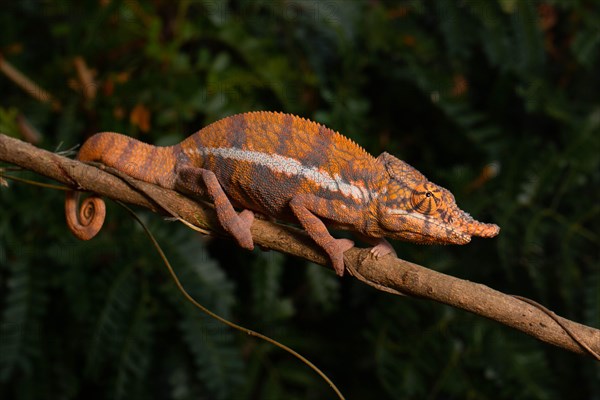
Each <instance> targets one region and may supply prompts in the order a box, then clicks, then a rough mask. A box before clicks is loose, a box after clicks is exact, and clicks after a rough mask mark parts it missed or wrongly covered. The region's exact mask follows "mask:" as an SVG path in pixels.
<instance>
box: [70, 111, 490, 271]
mask: <svg viewBox="0 0 600 400" xmlns="http://www.w3.org/2000/svg"><path fill="white" fill-rule="evenodd" d="M77 159H78V160H80V161H97V162H100V163H103V164H105V165H107V166H109V167H113V168H115V169H117V170H120V171H122V172H123V173H125V174H127V175H130V176H132V177H134V178H137V179H140V180H143V181H146V182H149V183H154V184H156V185H159V186H162V187H164V188H168V189H175V190H177V191H179V192H182V193H185V194H191V195H193V196H201V197H204V198H208V199H210V200H211V201H212V202H213V203H214V206H215V210H216V213H217V217H218V220H219V223H220V224H221V225H222V227H223V228H224V229H225V230H226V231H227V232H228V233H229V234H231V236H233V237H234V238H235V240H236V241H237V243H238V244H239V245H240V246H241V247H243V248H246V249H252V248H253V247H254V244H253V240H252V235H251V233H250V226H251V224H252V221H253V218H254V212H256V213H260V214H262V215H265V216H267V217H271V218H275V219H279V220H285V221H292V222H295V223H299V224H300V225H301V226H302V227H303V228H304V229H305V230H306V232H307V233H308V234H309V235H310V237H311V238H312V239H313V240H314V241H315V242H316V243H317V244H318V245H319V246H320V247H321V248H323V250H325V252H326V253H327V255H328V256H329V258H330V260H331V262H332V264H333V267H334V269H335V271H336V273H337V274H338V275H340V276H341V275H343V273H344V259H343V253H344V251H346V250H348V249H349V248H351V247H352V246H353V245H354V243H353V242H352V241H351V240H349V239H335V238H334V237H332V236H331V234H330V233H329V231H328V230H327V226H329V227H332V228H334V229H349V230H352V231H355V232H357V233H358V234H359V236H360V237H362V238H363V239H364V240H366V241H367V242H369V243H371V244H373V245H374V247H373V248H372V249H371V253H372V254H373V255H374V256H375V257H380V256H383V255H385V254H388V253H394V254H395V252H394V250H393V248H392V246H391V245H390V244H389V243H388V242H387V241H386V240H385V237H388V238H392V239H400V240H406V241H410V242H416V243H427V244H465V243H468V242H469V241H470V240H471V236H481V237H493V236H496V235H497V234H498V232H499V231H500V228H499V227H498V226H497V225H494V224H484V223H481V222H478V221H475V220H474V219H473V218H472V217H471V216H470V215H469V214H467V213H466V212H464V211H462V210H461V209H459V208H458V206H457V205H456V202H455V200H454V196H453V195H452V193H450V192H449V191H448V190H446V189H444V188H442V187H440V186H438V185H436V184H434V183H432V182H430V181H429V180H427V178H425V176H423V175H422V174H421V173H420V172H418V171H417V170H416V169H414V168H413V167H411V166H410V165H408V164H407V163H405V162H403V161H401V160H399V159H398V158H396V157H394V156H392V155H390V154H388V153H382V154H381V155H380V156H379V157H377V158H375V157H373V156H371V155H370V154H369V153H367V152H366V151H365V150H364V149H363V148H361V147H360V146H358V145H357V144H356V143H354V142H353V141H351V140H350V139H348V138H346V137H345V136H342V135H341V134H339V133H337V132H334V131H333V130H331V129H329V128H327V127H325V126H323V125H320V124H318V123H316V122H312V121H309V120H306V119H303V118H300V117H296V116H294V115H290V114H282V113H275V112H250V113H245V114H238V115H234V116H230V117H227V118H224V119H222V120H220V121H217V122H214V123H213V124H211V125H208V126H207V127H205V128H204V129H202V130H200V131H198V132H196V133H194V134H193V135H191V136H190V137H188V138H187V139H185V140H183V141H182V142H181V143H179V144H176V145H174V146H169V147H157V146H152V145H149V144H146V143H142V142H140V141H138V140H136V139H133V138H130V137H127V136H124V135H121V134H118V133H112V132H102V133H98V134H96V135H94V136H92V137H90V138H89V139H88V140H87V141H86V142H85V143H84V144H83V146H82V147H81V150H80V151H79V154H78V155H77ZM96 200H97V201H100V203H101V210H100V211H99V212H96V213H95V214H94V215H93V216H92V217H91V220H90V221H86V222H83V220H84V217H83V216H79V215H78V213H77V195H76V192H74V191H71V192H68V193H67V197H66V200H65V212H66V217H67V224H68V226H69V228H70V229H71V231H72V232H73V233H74V234H75V236H77V237H78V238H80V239H84V240H88V239H91V238H92V237H94V236H95V235H96V234H97V233H98V231H99V230H100V228H101V227H102V224H103V222H104V215H105V212H104V203H103V202H102V200H101V199H99V198H97V197H96ZM97 208H98V207H97ZM236 209H238V210H241V211H240V212H239V213H238V212H237V211H236Z"/></svg>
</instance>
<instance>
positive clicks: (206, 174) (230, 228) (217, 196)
mask: <svg viewBox="0 0 600 400" xmlns="http://www.w3.org/2000/svg"><path fill="white" fill-rule="evenodd" d="M200 182H202V183H203V184H204V187H202V186H200ZM175 187H176V188H182V189H183V190H184V191H191V192H192V193H195V194H198V195H203V194H207V195H208V197H209V198H210V200H211V201H212V202H213V203H214V205H215V211H216V213H217V219H218V220H219V223H220V224H221V226H222V227H223V229H225V231H227V232H228V233H229V234H230V235H231V236H233V237H234V238H235V240H236V241H237V243H238V244H239V245H240V246H241V247H243V248H245V249H248V250H252V249H253V248H254V243H253V240H252V234H251V233H250V226H251V225H252V221H253V220H254V213H253V212H252V211H250V210H243V211H242V212H241V213H240V214H239V215H238V214H237V213H236V211H235V209H234V208H233V206H232V205H231V202H230V201H229V199H228V198H227V195H226V194H225V192H224V191H223V188H222V187H221V184H220V183H219V181H218V180H217V177H216V176H215V174H214V172H212V171H209V170H207V169H202V168H195V167H181V168H178V169H177V180H176V182H175ZM205 189H206V190H205Z"/></svg>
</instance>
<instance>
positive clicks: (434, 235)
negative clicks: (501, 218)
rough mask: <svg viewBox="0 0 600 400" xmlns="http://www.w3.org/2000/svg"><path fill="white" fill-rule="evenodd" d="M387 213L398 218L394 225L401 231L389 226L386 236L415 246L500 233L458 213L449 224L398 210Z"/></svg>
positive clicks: (461, 241)
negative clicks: (416, 244)
mask: <svg viewBox="0 0 600 400" xmlns="http://www.w3.org/2000/svg"><path fill="white" fill-rule="evenodd" d="M388 213H389V214H390V215H394V216H398V217H399V218H401V219H402V221H401V222H400V223H399V224H397V226H398V227H401V228H402V229H398V230H397V229H394V227H393V226H390V227H388V229H387V231H388V232H387V234H386V236H388V237H390V238H395V239H403V240H409V241H414V242H418V243H429V244H467V243H469V242H470V241H471V237H472V236H480V237H494V236H496V235H497V234H498V233H499V231H500V228H499V227H498V226H497V225H494V224H485V223H482V222H479V221H476V220H475V219H473V218H472V217H471V216H470V215H469V214H467V213H466V212H464V211H462V210H460V211H459V213H457V214H458V215H455V216H454V218H452V220H451V221H452V222H447V221H444V220H443V219H439V218H435V217H432V216H430V215H424V214H421V213H418V212H415V211H407V210H401V209H388ZM390 228H391V229H390Z"/></svg>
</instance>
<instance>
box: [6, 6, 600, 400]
mask: <svg viewBox="0 0 600 400" xmlns="http://www.w3.org/2000/svg"><path fill="white" fill-rule="evenodd" d="M599 12H600V11H599V10H598V8H597V7H596V6H595V5H594V2H589V1H588V2H586V1H578V2H573V1H566V0H550V1H518V0H497V1H467V2H455V1H441V2H438V1H436V2H432V1H423V0H410V1H402V2H397V1H352V2H348V1H346V0H332V1H317V0H290V1H272V0H236V1H225V0H223V1H213V0H196V1H180V2H166V1H152V2H151V1H140V0H137V1H118V0H113V1H84V2H71V1H66V0H58V1H53V2H36V1H24V2H8V3H7V4H6V5H3V9H2V13H0V57H2V58H1V60H4V61H6V62H9V63H10V65H12V66H13V67H14V68H16V69H17V70H19V71H20V72H21V73H23V74H25V75H26V76H28V77H29V78H30V79H31V80H33V81H34V82H35V83H36V84H37V85H39V86H40V87H41V88H43V89H44V90H47V91H49V92H50V93H51V94H52V96H53V97H54V98H55V99H56V100H57V101H58V102H59V103H60V107H52V106H51V105H50V103H47V102H40V101H39V99H37V98H36V97H35V96H32V95H36V94H39V93H32V90H33V91H34V92H35V91H37V90H38V89H36V88H33V89H32V88H29V89H27V90H23V89H21V88H19V87H18V86H17V85H15V82H14V81H13V80H11V79H9V78H8V76H7V75H6V74H1V75H0V92H1V93H2V94H3V96H2V97H1V98H0V130H1V131H2V132H3V133H6V134H9V135H11V136H16V137H19V136H22V137H27V136H26V135H25V131H24V129H25V128H24V124H23V121H26V122H27V124H29V125H30V126H31V127H33V128H34V129H37V130H38V131H39V132H41V133H42V142H41V144H40V145H41V146H43V147H45V148H48V149H56V148H60V149H65V148H71V147H72V146H74V145H75V144H77V143H81V142H83V140H84V139H85V138H86V137H87V136H89V135H90V134H92V133H94V132H97V131H101V130H113V131H120V132H123V133H126V134H129V135H131V136H134V137H138V138H140V139H142V140H144V141H147V142H152V143H157V144H170V143H175V142H177V141H178V140H181V139H182V138H184V137H186V136H188V135H189V134H190V133H192V132H194V131H196V130H197V129H199V128H200V127H202V126H204V125H206V124H208V123H209V122H212V121H214V120H217V119H219V118H221V117H225V116H228V115H231V114H233V113H237V112H244V111H250V110H260V109H268V110H281V111H286V112H293V113H297V114H300V115H302V116H305V117H308V118H312V119H315V120H318V121H321V122H324V123H326V124H327V125H329V126H330V127H331V128H334V129H336V130H339V131H340V132H343V133H344V134H345V135H347V136H350V137H352V138H353V139H354V140H356V141H357V142H358V143H360V144H361V145H363V146H364V147H365V148H367V149H368V150H369V151H370V152H372V153H373V154H377V153H379V152H381V151H384V150H385V151H389V152H391V153H394V154H396V155H398V156H399V157H400V158H402V159H404V160H406V161H407V162H409V163H411V164H412V165H414V166H415V167H417V168H418V169H419V170H421V171H422V172H423V173H425V174H426V175H427V176H428V177H430V178H431V180H432V181H434V182H436V183H440V184H442V185H444V186H445V187H447V188H449V189H450V190H451V191H452V192H453V193H454V194H455V196H456V198H457V200H458V202H459V204H460V205H461V206H462V208H464V209H466V210H468V211H469V212H471V213H472V214H473V215H474V216H476V217H477V218H478V219H480V220H484V221H491V222H495V223H498V224H499V225H500V226H501V228H502V231H501V234H500V236H499V237H498V238H496V239H492V240H485V241H484V240H475V241H473V243H471V244H470V245H468V246H464V247H422V246H416V245H412V244H401V243H395V245H396V247H397V250H398V254H399V255H400V256H401V257H403V258H406V259H408V260H411V261H415V262H418V263H420V264H423V265H426V266H428V267H431V268H436V269H438V270H442V271H444V272H445V273H448V274H451V275H454V276H458V277H462V278H465V279H469V280H471V281H477V282H481V283H483V284H487V285H489V286H492V287H494V288H496V289H498V290H502V291H505V292H507V293H514V294H519V295H523V296H528V297H531V298H533V299H535V300H537V301H540V302H541V303H543V304H544V305H546V306H548V307H549V308H551V309H553V310H554V311H556V312H557V313H558V314H560V315H563V316H565V317H568V318H571V319H573V320H576V321H579V322H582V323H584V324H588V325H591V326H595V327H599V326H600V254H599V253H598V248H600V233H599V231H598V226H600V224H599V222H600V218H599V216H600V206H599V205H598V203H599V202H598V198H599V196H598V195H599V192H598V188H599V187H600V156H599V155H600V101H599V97H598V93H599V92H600V79H599V78H598V74H597V71H598V68H599V67H600V65H599V63H600V57H599V56H598V55H599V54H600V51H599V48H600V31H599V30H598V26H600V14H599ZM82 21H85V22H84V23H82ZM75 57H81V58H82V59H83V60H85V63H86V65H87V72H89V74H90V76H92V80H91V82H90V81H85V80H83V79H82V78H81V77H80V73H78V71H77V69H76V67H75V64H74V61H73V60H74V59H75ZM80 72H81V71H80ZM88 85H91V86H92V87H93V88H95V89H96V94H95V96H90V95H89V94H88V95H86V87H87V88H89V86H88ZM38 97H39V96H38ZM28 176H29V177H33V175H28ZM62 201H63V197H62V195H59V194H57V193H54V192H53V191H50V190H45V189H39V188H30V187H27V186H25V185H22V184H17V183H15V184H11V186H10V187H9V188H4V187H0V397H1V398H11V399H37V398H48V396H49V394H52V397H53V398H61V399H76V398H89V399H95V398H102V399H104V398H111V399H112V398H117V399H118V398H129V399H136V398H143V399H149V398H161V399H163V398H165V399H178V400H187V399H197V398H211V399H212V398H215V399H248V400H250V399H272V398H286V399H309V398H332V395H333V393H332V392H331V390H330V388H328V387H327V385H325V384H324V383H323V382H322V381H321V380H320V379H319V378H318V377H316V376H315V375H314V373H313V372H312V371H311V370H309V369H308V368H307V367H306V366H305V365H303V364H301V363H299V362H298V361H297V360H296V359H294V358H292V357H291V356H289V355H287V354H285V353H283V352H282V351H280V350H279V349H276V348H274V347H273V346H271V345H268V344H265V343H262V342H258V341H256V340H255V339H253V338H250V337H246V336H244V335H240V334H238V333H235V332H232V331H230V330H229V329H228V328H225V327H223V326H221V325H219V324H217V323H216V322H214V321H212V320H210V319H208V318H207V317H205V316H204V315H202V314H200V313H199V312H198V311H197V310H196V309H195V308H193V307H191V306H190V305H189V304H188V303H187V302H185V301H184V300H183V298H182V296H181V294H180V293H179V292H178V291H177V289H176V287H175V285H174V284H173V282H172V281H171V279H170V277H169V276H168V275H167V273H166V271H165V269H164V267H163V266H162V264H161V262H160V260H159V258H158V256H157V255H156V253H155V251H154V249H152V248H151V247H150V245H149V242H148V240H147V239H146V237H145V235H144V234H143V233H142V231H141V230H140V229H139V228H138V227H137V226H136V225H135V224H134V223H133V221H131V219H130V218H129V217H128V216H126V215H127V214H125V213H124V212H123V211H122V210H120V209H119V208H118V207H113V206H111V205H110V204H109V210H108V219H107V222H106V224H105V227H104V228H103V231H102V232H101V234H100V235H99V236H98V237H97V238H95V239H94V240H92V241H90V242H85V243H84V242H79V241H77V240H75V239H73V238H72V237H71V236H70V233H69V232H68V230H67V229H66V226H65V223H64V217H63V214H62V213H63V211H62ZM142 217H143V219H144V220H145V221H146V222H147V223H149V224H150V226H151V229H152V231H153V232H154V233H155V235H156V236H157V238H158V240H159V242H160V243H161V245H163V246H164V248H165V250H166V251H167V254H168V256H169V258H170V260H171V262H172V264H173V265H174V266H175V268H176V270H177V273H178V275H179V276H180V278H181V281H182V282H183V284H184V286H185V287H186V289H187V290H189V292H190V293H191V294H192V295H193V296H194V297H195V298H196V299H198V300H199V301H200V302H202V303H203V304H205V305H206V306H207V307H208V308H210V309H211V310H213V311H216V312H217V313H219V314H221V315H223V316H225V317H228V318H231V319H233V320H235V321H236V322H240V323H242V324H243V325H246V326H248V327H250V328H255V329H257V330H259V331H263V332H265V333H267V334H269V335H270V336H272V337H274V338H275V339H277V340H280V341H282V342H283V343H285V344H287V345H290V346H291V347H293V348H294V349H296V350H298V351H300V352H301V353H302V354H303V355H305V356H307V357H308V358H309V359H311V361H313V362H315V363H316V364H317V365H318V366H319V367H320V368H322V369H323V370H324V371H325V372H326V373H328V374H329V375H330V376H331V378H332V379H333V380H334V381H335V382H336V384H337V385H338V386H339V387H340V388H341V390H342V391H343V392H344V393H345V394H346V395H347V396H348V398H357V399H360V398H381V399H386V398H387V399H396V398H402V399H405V398H409V399H421V398H429V399H448V398H450V399H453V398H457V399H459V398H460V399H462V398H468V399H488V398H489V399H492V398H493V399H529V398H536V399H549V400H552V399H561V398H570V397H572V393H573V392H572V390H573V388H574V387H576V388H577V389H578V390H579V391H580V393H581V397H582V398H590V399H595V398H600V368H599V367H598V366H597V365H596V364H593V362H592V361H590V360H589V359H587V358H585V357H580V356H576V355H572V354H569V353H567V352H564V351H562V350H559V349H555V348H552V347H551V346H549V345H546V344H543V343H539V342H536V341H534V340H533V339H531V338H528V337H525V336H524V335H522V334H520V333H516V332H514V331H512V330H510V329H508V328H504V327H502V326H500V325H498V324H494V323H491V322H489V321H486V320H482V319H481V318H479V317H476V316H473V315H468V314H465V313H463V312H460V311H458V310H454V309H450V308H448V307H444V306H440V305H438V304H432V303H427V302H423V301H417V300H413V299H408V298H396V297H392V296H390V295H388V294H385V293H379V292H377V291H375V290H373V289H372V288H370V287H366V286H364V285H361V284H358V283H354V282H352V280H351V279H348V278H346V279H343V280H340V279H338V278H337V277H336V276H335V275H333V273H332V272H331V271H327V270H325V269H322V268H320V267H317V266H314V265H305V263H304V262H302V261H301V260H294V259H290V258H286V257H284V256H282V255H280V254H277V253H273V252H270V253H262V252H261V251H260V250H256V251H255V252H253V253H249V252H246V251H244V250H240V249H238V248H237V247H236V246H235V245H234V244H233V243H230V242H228V241H226V240H210V241H209V240H207V239H206V238H204V237H202V236H200V235H198V234H196V233H194V232H190V231H188V230H187V229H186V228H185V227H182V226H180V225H179V224H174V223H168V222H166V221H162V220H160V218H159V217H157V216H156V215H152V214H150V213H143V214H142Z"/></svg>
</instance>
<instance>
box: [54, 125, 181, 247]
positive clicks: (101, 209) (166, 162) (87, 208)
mask: <svg viewBox="0 0 600 400" xmlns="http://www.w3.org/2000/svg"><path fill="white" fill-rule="evenodd" d="M76 158H77V159H78V160H79V161H97V162H101V163H102V164H105V165H107V166H109V167H112V168H115V169H117V170H119V171H122V172H124V173H125V174H127V175H129V176H131V177H133V178H137V179H140V180H143V181H145V182H150V183H154V184H158V185H160V186H163V187H166V188H173V185H174V181H175V176H174V173H173V172H172V171H174V168H175V161H176V160H175V155H174V151H173V147H156V146H152V145H149V144H146V143H143V142H140V141H138V140H135V139H132V138H130V137H127V136H125V135H121V134H118V133H112V132H102V133H97V134H95V135H94V136H92V137H91V138H89V139H88V140H87V141H86V142H85V143H84V144H83V146H81V149H80V150H79V153H78V154H77V157H76ZM78 199H79V196H78V193H76V192H74V191H69V192H67V194H66V197H65V215H66V220H67V226H68V227H69V229H70V230H71V232H73V234H74V235H75V236H76V237H77V238H79V239H81V240H89V239H91V238H93V237H94V236H96V234H97V233H98V232H99V231H100V229H101V228H102V225H103V224H104V218H105V216H106V206H105V204H104V201H103V200H102V199H101V198H100V197H99V196H96V195H92V196H90V197H88V198H86V199H85V200H83V202H82V204H81V206H80V207H79V212H78V207H77V203H78Z"/></svg>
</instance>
